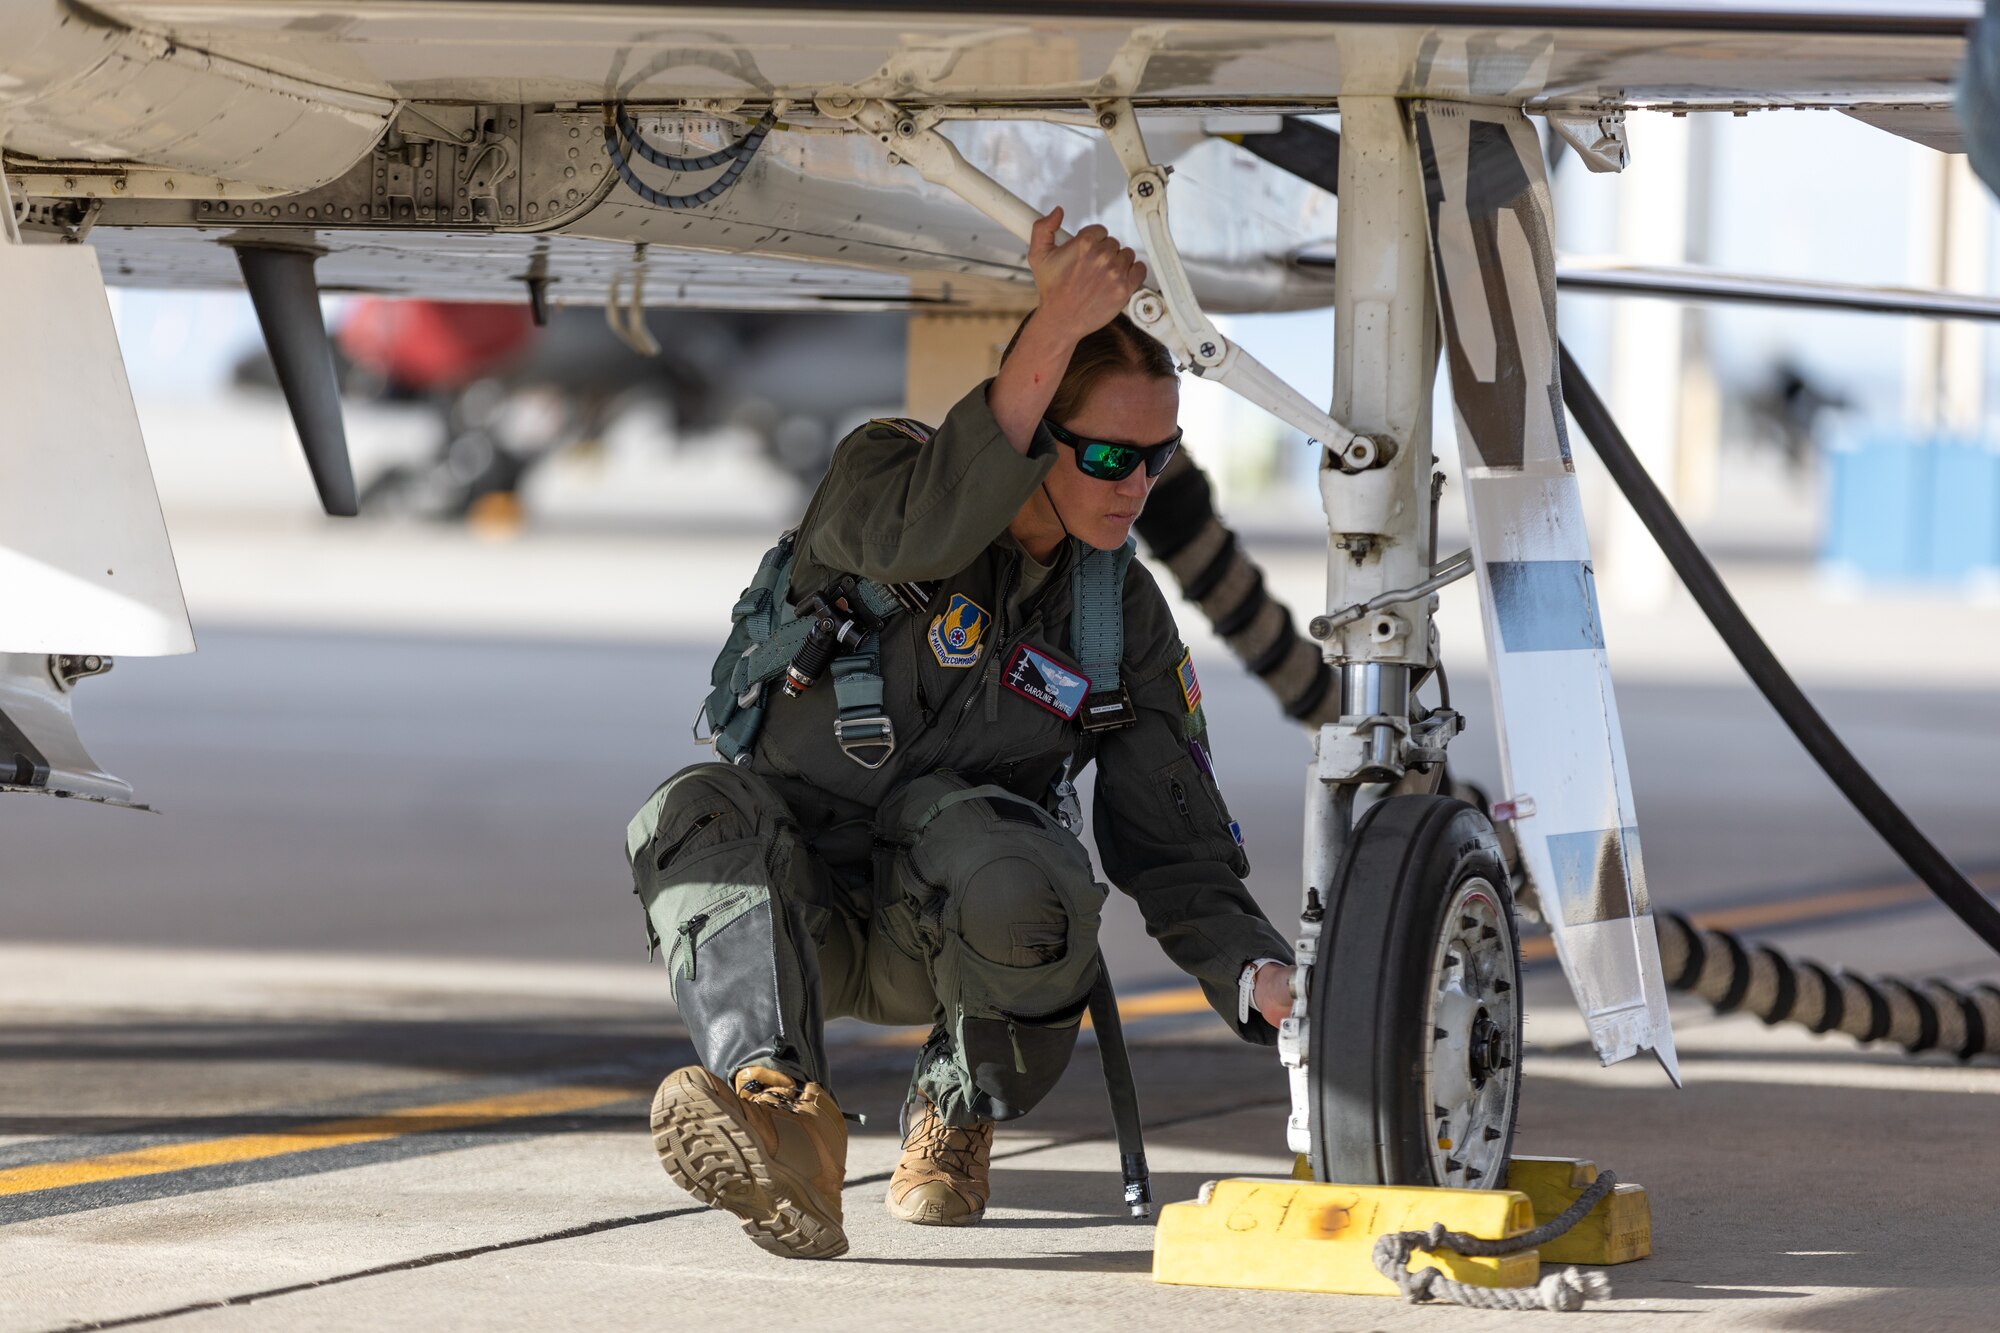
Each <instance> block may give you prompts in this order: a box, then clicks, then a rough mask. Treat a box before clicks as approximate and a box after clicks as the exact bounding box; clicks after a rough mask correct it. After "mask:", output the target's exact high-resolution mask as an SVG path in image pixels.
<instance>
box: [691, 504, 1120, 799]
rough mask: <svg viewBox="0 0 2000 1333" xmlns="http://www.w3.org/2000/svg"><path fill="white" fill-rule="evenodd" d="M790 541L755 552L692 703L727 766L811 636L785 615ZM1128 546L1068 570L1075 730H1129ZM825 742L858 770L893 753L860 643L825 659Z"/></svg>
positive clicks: (888, 604) (879, 598)
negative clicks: (1079, 672) (1078, 701)
mask: <svg viewBox="0 0 2000 1333" xmlns="http://www.w3.org/2000/svg"><path fill="white" fill-rule="evenodd" d="M797 542H798V533H797V532H796V531H794V532H788V533H786V534H785V535H784V536H782V537H780V538H779V539H778V544H777V545H775V546H773V547H772V548H771V549H770V550H768V551H766V552H765V553H764V558H763V559H762V560H761V561H760V562H758V565H757V573H756V576H755V577H753V578H752V579H751V580H750V586H749V587H748V588H746V589H744V590H743V595H742V596H741V597H740V598H738V599H737V602H736V605H735V606H734V607H732V608H731V609H730V618H731V620H732V621H733V622H734V623H733V626H732V629H731V632H730V636H729V641H728V643H726V644H725V645H724V646H723V650H722V655H721V656H720V657H718V658H717V659H716V664H715V669H714V670H713V671H712V672H711V673H710V675H709V682H710V684H711V685H712V686H713V688H712V689H711V690H710V691H709V694H708V697H707V699H706V700H704V701H703V703H702V711H701V717H700V719H698V722H700V721H705V722H706V723H707V725H708V728H709V735H708V736H706V737H704V736H702V734H701V731H700V727H699V725H697V727H696V731H695V738H696V739H697V740H712V741H713V742H714V745H715V750H716V753H717V754H719V755H721V756H722V757H723V758H724V759H727V760H729V761H730V762H731V763H747V762H748V759H749V755H750V751H751V749H752V748H753V747H754V746H755V745H756V742H757V733H758V731H759V730H760V729H761V728H762V727H763V725H764V710H765V709H766V708H768V707H769V706H770V695H769V689H768V687H769V685H770V683H771V682H772V681H773V680H776V679H777V678H778V677H779V676H782V675H783V674H784V673H785V668H786V667H787V666H789V665H791V663H792V660H793V659H794V658H795V657H797V656H798V652H799V649H800V647H801V646H803V645H804V643H805V641H806V639H807V637H808V636H809V635H810V634H811V633H812V628H813V617H811V616H801V615H799V614H798V612H797V611H796V610H795V609H794V608H793V606H792V598H791V573H792V561H793V557H794V555H795V554H796V553H797ZM1133 549H1134V547H1133V543H1132V542H1131V541H1130V540H1129V539H1128V540H1127V541H1126V543H1125V544H1124V545H1123V546H1121V547H1119V548H1118V549H1117V550H1115V551H1095V550H1094V551H1091V552H1089V553H1088V554H1086V555H1085V556H1084V557H1083V558H1082V559H1081V560H1079V561H1077V563H1076V568H1075V570H1074V571H1073V572H1072V573H1071V575H1070V604H1071V610H1070V650H1071V651H1072V652H1074V653H1075V654H1076V658H1077V661H1078V662H1079V663H1080V664H1081V665H1082V667H1083V674H1084V675H1085V676H1087V677H1088V678H1089V679H1090V683H1091V692H1090V696H1089V698H1087V699H1085V700H1084V703H1083V707H1082V708H1081V709H1080V710H1078V713H1077V720H1078V722H1079V724H1080V725H1081V726H1082V727H1083V729H1084V730H1085V731H1104V730H1107V729H1110V728H1113V727H1122V726H1127V725H1129V724H1130V723H1131V722H1132V721H1133V719H1134V717H1135V716H1136V715H1135V714H1134V712H1133V710H1132V702H1131V698H1130V696H1129V695H1128V694H1127V693H1126V691H1125V689H1124V687H1123V685H1122V684H1121V683H1120V680H1119V673H1118V665H1119V662H1120V660H1121V659H1122V658H1123V656H1124V651H1125V614H1124V599H1125V572H1126V569H1127V568H1128V567H1129V566H1130V565H1131V563H1132V552H1133ZM853 595H855V596H858V597H859V599H860V601H861V604H862V605H863V606H864V607H866V608H867V610H868V612H869V614H870V615H873V616H874V617H875V618H876V619H878V620H885V621H886V620H887V619H889V618H890V617H891V616H893V615H895V614H897V613H898V612H900V611H903V610H905V609H907V608H908V607H909V605H910V603H909V602H907V601H905V600H904V599H902V598H899V597H898V596H897V595H896V593H895V592H894V591H893V590H892V589H890V588H889V587H888V586H886V585H884V584H880V583H876V582H873V581H872V580H869V579H855V580H854V581H853ZM829 674H830V675H832V677H833V696H834V704H835V717H834V723H833V734H834V739H835V740H836V741H837V742H839V744H840V748H841V750H842V751H843V752H844V753H845V754H846V755H847V757H848V758H850V759H852V760H853V761H854V762H855V763H857V764H860V765H861V766H862V767H864V768H880V767H881V766H882V765H883V764H885V763H887V762H888V760H889V756H890V755H891V754H893V753H895V748H896V737H895V728H894V727H893V726H892V725H891V723H890V721H889V716H888V714H887V713H886V712H885V711H884V710H883V707H882V704H883V699H884V689H883V681H882V644H881V636H880V634H879V633H873V634H869V635H868V636H867V637H866V638H864V639H863V640H862V641H861V643H860V644H859V645H858V646H857V647H856V648H855V649H854V651H853V652H851V653H847V654H845V655H843V656H841V657H837V658H835V659H834V660H833V663H832V665H831V667H830V668H829Z"/></svg>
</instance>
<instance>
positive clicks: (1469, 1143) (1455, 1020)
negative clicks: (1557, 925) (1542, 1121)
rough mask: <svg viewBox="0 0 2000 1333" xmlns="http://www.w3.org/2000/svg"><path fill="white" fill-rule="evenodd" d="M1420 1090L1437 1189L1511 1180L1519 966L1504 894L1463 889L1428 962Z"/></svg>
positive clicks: (1482, 887) (1473, 885)
mask: <svg viewBox="0 0 2000 1333" xmlns="http://www.w3.org/2000/svg"><path fill="white" fill-rule="evenodd" d="M1431 977H1432V988H1431V998H1430V1004H1429V1013H1428V1018H1429V1027H1430V1031H1429V1041H1428V1043H1427V1048H1426V1060H1425V1066H1424V1087H1425V1094H1426V1102H1427V1105H1428V1107H1429V1124H1428V1126H1427V1128H1428V1130H1429V1141H1430V1145H1431V1165H1432V1174H1433V1176H1434V1178H1435V1179H1436V1180H1437V1182H1438V1184H1440V1185H1446V1186H1453V1187H1458V1188H1467V1187H1471V1188H1480V1187H1487V1188H1490V1187H1493V1186H1497V1185H1499V1184H1501V1183H1502V1182H1503V1180H1504V1178H1505V1168H1506V1161H1505V1153H1506V1150H1507V1144H1508V1140H1509V1138H1510V1134H1509V1130H1510V1129H1511V1127H1512V1124H1513V1118H1514V1100H1515V1089H1516V1086H1517V1080H1516V1079H1515V1078H1514V1077H1513V1076H1512V1075H1511V1074H1510V1072H1509V1071H1511V1070H1512V1069H1513V1067H1514V1064H1515V1062H1516V1059H1517V1052H1516V1051H1515V1050H1514V1042H1515V1036H1514V1034H1515V1032H1516V1031H1518V1028H1519V1023H1518V1019H1517V1017H1516V1015H1517V1012H1518V1010H1517V1004H1518V982H1519V977H1518V973H1517V966H1516V962H1515V956H1514V950H1513V945H1512V941H1511V939H1510V938H1509V936H1508V932H1507V921H1506V916H1505V909H1504V908H1503V907H1502V906H1501V899H1500V896H1499V893H1498V892H1497V891H1496V890H1495V889H1494V887H1493V886H1492V885H1491V884H1489V883H1487V882H1486V881H1485V880H1484V879H1479V878H1472V879H1468V880H1466V881H1465V882H1464V883H1463V884H1461V885H1459V887H1458V890H1457V892H1456V893H1455V894H1454V895H1453V898H1452V902H1451V904H1450V907H1449V908H1448V910H1447V911H1446V913H1445V928H1444V930H1443V931H1442V932H1441V933H1440V935H1439V938H1438V943H1437V948H1436V950H1435V951H1434V953H1433V957H1432V968H1431Z"/></svg>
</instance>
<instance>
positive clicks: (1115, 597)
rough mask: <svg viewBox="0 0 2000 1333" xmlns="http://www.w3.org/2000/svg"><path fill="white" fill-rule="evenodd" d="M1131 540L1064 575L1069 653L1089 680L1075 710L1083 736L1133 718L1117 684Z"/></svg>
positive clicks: (1086, 558)
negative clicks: (1086, 694)
mask: <svg viewBox="0 0 2000 1333" xmlns="http://www.w3.org/2000/svg"><path fill="white" fill-rule="evenodd" d="M1133 550H1134V542H1133V539H1132V538H1130V537H1127V538H1126V539H1125V544H1124V545H1123V546H1121V547H1119V548H1118V549H1117V550H1115V551H1096V550H1093V551H1091V552H1090V553H1089V554H1088V555H1086V556H1084V558H1083V559H1081V560H1079V561H1077V562H1076V568H1075V569H1074V570H1073V571H1071V573H1070V576H1069V591H1070V598H1069V604H1070V621H1069V643H1070V651H1071V652H1073V653H1075V654H1076V660H1077V661H1078V662H1079V663H1080V664H1081V665H1082V667H1083V674H1084V675H1085V676H1086V677H1088V678H1089V680H1090V696H1089V697H1088V698H1086V699H1085V700H1084V701H1083V707H1082V708H1080V709H1079V710H1077V722H1078V723H1079V725H1081V726H1082V727H1083V729H1084V730H1085V731H1109V730H1111V729H1112V728H1114V727H1124V726H1129V725H1131V723H1132V722H1133V721H1134V720H1135V719H1136V718H1137V716H1138V715H1137V714H1136V713H1135V712H1134V711H1133V708H1132V697H1131V695H1129V694H1128V693H1126V691H1125V687H1124V685H1123V684H1121V683H1120V681H1119V679H1118V664H1119V663H1120V662H1121V661H1123V660H1124V657H1125V571H1126V570H1127V568H1129V567H1130V566H1131V564H1132V552H1133Z"/></svg>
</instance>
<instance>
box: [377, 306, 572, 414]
mask: <svg viewBox="0 0 2000 1333" xmlns="http://www.w3.org/2000/svg"><path fill="white" fill-rule="evenodd" d="M535 332H536V330H535V323H534V318H533V316H532V315H531V314H530V313H529V311H528V308H527V307H526V306H525V305H496V304H493V303H490V302H483V301H388V300H383V299H381V298H379V297H367V298H364V299H362V300H358V301H356V302H355V303H354V304H353V305H352V306H350V307H349V308H348V311H347V318H346V319H344V320H342V321H341V325H340V333H339V339H340V350H341V351H342V352H345V353H346V354H347V357H348V359H349V360H351V361H353V362H354V363H355V364H356V365H360V366H365V367H367V368H368V369H370V370H374V371H379V372H380V373H381V374H383V375H384V376H386V377H387V378H388V379H389V381H390V382H391V383H392V384H394V385H396V386H397V387H398V388H401V389H410V390H418V391H423V390H435V389H443V390H451V389H462V388H464V387H465V386H466V385H468V384H470V383H472V381H474V380H476V379H479V378H480V377H481V376H484V375H491V374H493V373H495V372H496V371H499V370H503V369H505V368H506V367H507V366H509V365H511V364H512V363H513V362H515V361H517V360H518V359H520V357H521V356H523V355H524V354H525V353H526V352H527V350H528V347H529V345H530V344H532V343H533V342H534V338H535Z"/></svg>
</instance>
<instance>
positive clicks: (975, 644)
mask: <svg viewBox="0 0 2000 1333" xmlns="http://www.w3.org/2000/svg"><path fill="white" fill-rule="evenodd" d="M991 619H992V617H990V616H988V615H987V614H986V608H985V607H983V606H981V605H980V604H979V603H977V602H975V601H973V600H972V599H971V598H970V597H967V596H966V595H965V594H964V593H962V592H955V593H953V594H952V595H951V600H950V601H949V602H947V603H945V608H944V610H943V611H942V612H941V613H940V614H939V615H938V618H937V619H935V620H933V621H932V622H931V652H932V653H933V654H934V655H935V656H936V657H937V660H938V665H939V666H947V667H969V666H971V665H972V664H973V663H974V662H977V661H978V660H979V650H980V649H981V648H982V647H983V646H984V643H983V640H984V639H985V637H986V626H987V625H988V624H989V623H990V622H991Z"/></svg>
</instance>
